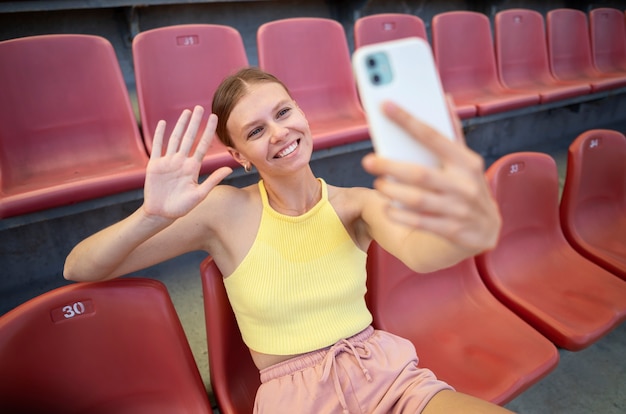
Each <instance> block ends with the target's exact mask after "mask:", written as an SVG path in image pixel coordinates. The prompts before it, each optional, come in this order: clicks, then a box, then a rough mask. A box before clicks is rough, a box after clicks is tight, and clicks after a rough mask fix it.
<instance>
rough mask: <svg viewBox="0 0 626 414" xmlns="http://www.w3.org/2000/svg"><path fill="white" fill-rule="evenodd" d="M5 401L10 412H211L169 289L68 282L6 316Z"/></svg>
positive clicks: (129, 282)
mask: <svg viewBox="0 0 626 414" xmlns="http://www.w3.org/2000/svg"><path fill="white" fill-rule="evenodd" d="M0 372H2V375H1V376H0V406H2V408H3V411H6V412H11V413H37V412H46V413H68V414H69V413H85V412H89V413H101V414H104V413H124V414H130V413H146V414H147V413H211V412H212V411H211V406H210V404H209V400H208V397H207V393H206V389H205V386H204V384H203V382H202V378H201V376H200V374H199V372H198V368H197V366H196V363H195V360H194V358H193V355H192V353H191V349H190V348H189V344H188V342H187V339H186V337H185V333H184V331H183V328H182V326H181V324H180V321H179V319H178V316H177V314H176V310H175V309H174V306H173V304H172V301H171V299H170V297H169V295H168V293H167V290H166V288H165V286H164V285H163V284H162V283H161V282H159V281H156V280H150V279H143V278H124V279H116V280H111V281H107V282H99V283H79V284H71V285H67V286H64V287H61V288H58V289H55V290H52V291H50V292H47V293H45V294H43V295H41V296H38V297H36V298H34V299H32V300H30V301H28V302H26V303H24V304H22V305H20V306H18V307H17V308H15V309H14V310H12V311H9V312H8V313H6V314H5V315H3V316H2V317H0Z"/></svg>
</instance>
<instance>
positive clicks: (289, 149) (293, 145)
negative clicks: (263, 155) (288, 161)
mask: <svg viewBox="0 0 626 414" xmlns="http://www.w3.org/2000/svg"><path fill="white" fill-rule="evenodd" d="M298 145H300V140H299V139H298V140H295V141H294V142H292V143H291V144H290V145H289V146H288V147H286V148H283V149H282V150H280V151H279V152H278V153H277V154H276V155H275V156H274V158H284V157H286V156H288V155H290V154H292V153H293V152H294V151H295V150H296V148H298Z"/></svg>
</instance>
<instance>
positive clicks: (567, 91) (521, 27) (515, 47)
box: [494, 9, 591, 103]
mask: <svg viewBox="0 0 626 414" xmlns="http://www.w3.org/2000/svg"><path fill="white" fill-rule="evenodd" d="M544 26H545V25H544V19H543V15H541V14H540V13H538V12H536V11H534V10H526V9H509V10H503V11H500V12H498V13H497V14H496V18H495V25H494V29H495V36H494V38H495V47H496V61H497V64H498V75H499V76H500V80H501V81H502V84H503V85H504V86H505V87H507V88H510V89H516V90H527V91H531V92H535V93H538V94H539V97H540V98H541V103H547V102H553V101H558V100H561V99H567V98H573V97H575V96H580V95H585V94H588V93H590V92H591V86H590V85H589V84H588V83H584V82H566V81H561V80H557V79H555V78H554V76H552V73H550V64H549V63H548V46H547V40H546V32H545V27H544Z"/></svg>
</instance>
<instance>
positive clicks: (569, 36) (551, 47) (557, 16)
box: [546, 8, 593, 80]
mask: <svg viewBox="0 0 626 414" xmlns="http://www.w3.org/2000/svg"><path fill="white" fill-rule="evenodd" d="M546 31H547V38H548V59H549V62H550V69H551V71H552V74H553V75H554V76H556V77H557V78H559V79H565V80H567V79H572V78H575V77H576V76H577V75H578V74H590V73H592V72H593V63H592V60H591V41H590V39H589V25H588V21H587V15H586V14H585V13H584V12H582V11H580V10H575V9H566V8H562V9H554V10H550V11H549V12H548V13H547V16H546Z"/></svg>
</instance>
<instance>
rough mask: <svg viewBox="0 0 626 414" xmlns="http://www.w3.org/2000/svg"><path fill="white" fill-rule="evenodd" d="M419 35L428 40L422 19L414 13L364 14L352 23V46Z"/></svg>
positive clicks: (357, 46)
mask: <svg viewBox="0 0 626 414" xmlns="http://www.w3.org/2000/svg"><path fill="white" fill-rule="evenodd" d="M405 37H419V38H422V39H424V40H426V41H427V40H428V37H427V36H426V26H425V25H424V21H423V20H422V19H420V18H419V17H418V16H416V15H414V14H406V13H381V14H373V15H370V16H365V17H361V18H359V19H357V21H356V22H355V23H354V47H355V48H359V47H361V46H365V45H369V44H372V43H380V42H388V41H390V40H396V39H404V38H405Z"/></svg>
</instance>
